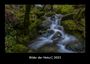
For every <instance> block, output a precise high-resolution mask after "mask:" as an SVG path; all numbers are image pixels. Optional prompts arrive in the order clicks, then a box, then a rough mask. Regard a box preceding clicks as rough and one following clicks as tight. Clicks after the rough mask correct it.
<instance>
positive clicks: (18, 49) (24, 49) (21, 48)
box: [11, 44, 28, 53]
mask: <svg viewBox="0 0 90 64" xmlns="http://www.w3.org/2000/svg"><path fill="white" fill-rule="evenodd" d="M11 50H12V52H13V53H25V52H27V51H28V48H27V47H26V46H24V45H22V44H16V45H14V46H12V48H11Z"/></svg>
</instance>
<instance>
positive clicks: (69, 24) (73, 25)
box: [62, 20, 77, 31]
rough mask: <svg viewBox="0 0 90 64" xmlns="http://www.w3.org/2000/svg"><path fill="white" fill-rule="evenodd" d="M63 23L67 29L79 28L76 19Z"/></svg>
mask: <svg viewBox="0 0 90 64" xmlns="http://www.w3.org/2000/svg"><path fill="white" fill-rule="evenodd" d="M62 25H63V26H64V28H65V30H66V31H68V30H77V25H76V23H75V21H73V20H65V21H62Z"/></svg>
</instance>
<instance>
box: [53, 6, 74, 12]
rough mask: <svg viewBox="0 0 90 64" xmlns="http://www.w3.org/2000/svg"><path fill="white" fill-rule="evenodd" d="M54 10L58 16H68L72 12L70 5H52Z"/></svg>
mask: <svg viewBox="0 0 90 64" xmlns="http://www.w3.org/2000/svg"><path fill="white" fill-rule="evenodd" d="M54 9H55V10H56V13H59V14H61V13H62V14H68V13H72V12H73V11H74V10H73V9H74V8H73V6H72V5H59V6H57V5H54Z"/></svg>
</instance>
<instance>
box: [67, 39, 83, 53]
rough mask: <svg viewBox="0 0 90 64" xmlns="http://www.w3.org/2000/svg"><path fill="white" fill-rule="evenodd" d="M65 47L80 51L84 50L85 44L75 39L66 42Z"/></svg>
mask: <svg viewBox="0 0 90 64" xmlns="http://www.w3.org/2000/svg"><path fill="white" fill-rule="evenodd" d="M66 48H67V49H70V50H73V51H77V52H82V51H84V50H85V46H84V45H83V44H81V43H80V42H77V41H76V42H75V41H74V43H70V44H67V45H66Z"/></svg>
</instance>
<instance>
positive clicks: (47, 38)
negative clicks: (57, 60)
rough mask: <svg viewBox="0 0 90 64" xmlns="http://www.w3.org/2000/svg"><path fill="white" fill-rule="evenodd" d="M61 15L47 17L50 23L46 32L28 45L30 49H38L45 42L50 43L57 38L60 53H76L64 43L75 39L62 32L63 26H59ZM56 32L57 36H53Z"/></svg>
mask: <svg viewBox="0 0 90 64" xmlns="http://www.w3.org/2000/svg"><path fill="white" fill-rule="evenodd" d="M62 18H63V15H61V14H55V15H53V16H51V17H50V18H49V20H50V22H51V24H50V28H48V32H47V33H45V34H43V35H42V36H41V37H38V38H37V40H35V41H34V42H33V43H32V44H30V45H29V47H30V48H32V49H38V48H40V47H43V46H44V45H45V44H52V43H54V42H53V41H54V40H57V41H58V42H57V43H56V46H57V51H58V52H60V53H76V52H75V51H71V50H68V49H66V44H68V43H71V42H72V41H75V40H77V39H76V38H75V37H74V36H72V35H68V34H66V33H65V32H64V28H63V26H61V19H62ZM56 34H57V37H55V36H56Z"/></svg>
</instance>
